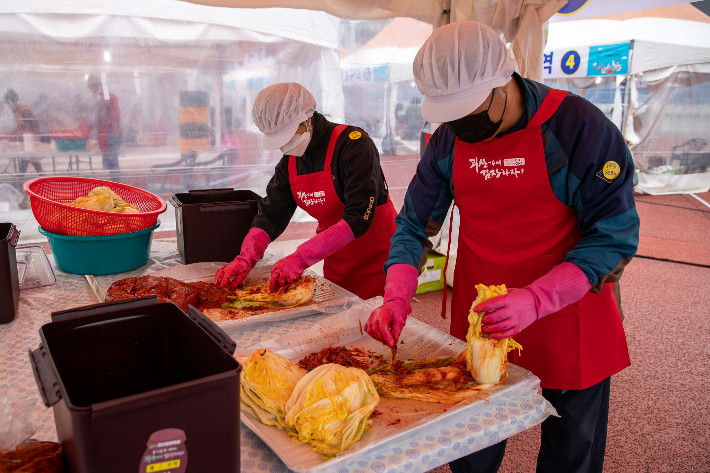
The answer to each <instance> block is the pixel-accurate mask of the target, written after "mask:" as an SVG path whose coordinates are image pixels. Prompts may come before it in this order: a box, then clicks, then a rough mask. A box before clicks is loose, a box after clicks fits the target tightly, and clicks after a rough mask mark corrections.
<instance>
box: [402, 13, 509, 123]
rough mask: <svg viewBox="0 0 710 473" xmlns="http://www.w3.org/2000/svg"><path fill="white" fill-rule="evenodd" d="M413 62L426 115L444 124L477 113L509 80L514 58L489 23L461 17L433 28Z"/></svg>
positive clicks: (423, 111) (424, 115)
mask: <svg viewBox="0 0 710 473" xmlns="http://www.w3.org/2000/svg"><path fill="white" fill-rule="evenodd" d="M412 67H413V69H414V79H415V81H416V83H417V87H418V88H419V91H420V92H421V93H422V95H424V101H423V103H422V117H423V118H424V119H425V120H427V121H429V122H435V123H443V122H449V121H453V120H457V119H459V118H461V117H463V116H466V115H468V114H469V113H471V112H473V111H474V110H475V109H476V108H478V107H479V106H480V105H481V103H483V101H484V100H485V98H486V97H488V95H489V94H490V92H491V90H493V89H494V88H496V87H502V86H504V85H505V84H507V83H508V81H510V77H511V76H512V74H513V71H515V59H513V57H512V56H511V55H510V52H509V51H508V48H506V47H505V44H504V43H503V42H502V41H501V40H500V38H499V37H498V35H497V34H496V32H495V31H493V30H492V29H491V28H489V27H488V26H486V25H483V24H481V23H476V22H475V21H459V22H456V23H452V24H449V25H446V26H442V27H440V28H437V29H436V30H434V32H433V33H432V34H431V36H429V38H428V39H427V40H426V42H425V43H424V45H423V46H422V47H421V49H420V50H419V52H418V53H417V56H416V57H415V58H414V64H413V66H412Z"/></svg>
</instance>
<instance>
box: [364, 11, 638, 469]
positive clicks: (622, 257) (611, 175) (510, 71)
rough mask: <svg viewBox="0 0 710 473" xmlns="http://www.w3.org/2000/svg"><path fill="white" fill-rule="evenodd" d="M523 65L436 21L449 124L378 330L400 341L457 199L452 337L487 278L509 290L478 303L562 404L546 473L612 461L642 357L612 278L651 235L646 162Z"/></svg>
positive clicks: (497, 46) (428, 103)
mask: <svg viewBox="0 0 710 473" xmlns="http://www.w3.org/2000/svg"><path fill="white" fill-rule="evenodd" d="M515 66H516V64H515V60H514V59H513V58H512V57H511V55H510V53H509V51H508V50H507V49H506V46H505V44H503V42H502V41H501V40H500V39H499V37H498V35H497V34H496V33H495V32H494V31H493V30H492V29H490V28H488V27H487V26H485V25H482V24H479V23H475V22H459V23H453V24H450V25H446V26H443V27H441V28H438V29H437V30H435V31H434V33H433V34H432V35H431V36H430V37H429V38H428V39H427V41H426V42H425V43H424V45H423V46H422V48H421V49H420V50H419V52H418V54H417V56H416V58H415V60H414V65H413V69H414V77H415V80H416V83H417V87H418V88H419V90H420V92H421V93H422V94H423V95H424V100H423V103H422V117H423V118H424V119H425V120H428V121H429V122H436V123H441V124H442V125H440V126H439V127H438V129H437V130H436V132H435V133H434V135H433V136H432V138H431V140H430V141H429V143H428V145H427V148H426V150H425V152H424V154H423V156H422V160H421V162H420V163H419V166H418V168H417V173H416V175H415V177H414V179H412V182H411V183H410V185H409V189H408V192H407V195H406V197H405V202H404V206H403V208H402V210H401V211H400V213H399V216H398V217H397V220H396V222H397V231H396V232H395V235H394V237H393V238H392V247H391V249H390V255H389V258H388V260H387V263H386V264H385V271H386V273H387V283H386V288H385V301H384V304H383V305H382V306H381V307H379V308H377V309H376V310H375V311H374V312H373V313H372V314H371V316H370V318H369V320H368V322H367V324H366V326H365V330H366V331H367V332H368V333H369V334H370V335H371V336H372V337H373V338H375V339H377V340H380V341H381V342H383V343H386V344H387V345H389V346H394V345H395V344H396V343H397V341H398V339H399V337H400V334H401V333H402V330H403V328H404V326H405V323H406V320H407V313H408V312H409V310H410V301H411V299H412V296H413V294H414V292H415V290H416V287H417V284H416V282H417V275H418V269H419V268H420V267H421V264H422V263H421V262H422V261H424V260H423V259H422V255H423V254H425V253H426V250H427V249H428V248H427V245H429V246H430V243H429V240H428V237H429V236H433V235H436V234H437V233H438V231H439V230H440V229H441V226H442V225H443V224H444V223H445V222H444V219H445V217H446V214H447V211H448V209H449V207H450V206H451V203H452V202H454V204H455V205H456V206H457V207H458V209H459V214H460V228H459V241H458V247H457V248H458V249H457V253H456V255H457V256H456V268H455V272H454V285H453V296H452V308H451V329H450V330H451V334H452V335H454V336H456V337H458V338H460V339H461V340H465V338H466V334H467V330H468V325H469V322H468V314H469V310H471V305H472V303H473V301H474V300H475V299H476V296H477V291H476V290H475V286H476V285H477V284H485V285H500V284H505V285H506V286H507V287H508V288H511V289H510V290H509V292H508V294H507V295H504V296H500V297H497V298H494V299H490V300H488V301H486V302H483V303H481V304H478V305H477V306H476V307H474V308H473V310H474V311H476V312H487V313H486V314H485V315H484V316H483V320H482V321H483V326H482V332H483V333H484V334H485V335H486V336H490V338H493V339H502V338H508V337H515V340H516V341H517V342H519V343H520V344H521V345H522V347H523V350H522V353H518V352H517V351H511V352H510V353H509V354H508V359H509V361H510V362H512V363H514V364H516V365H519V366H522V367H523V368H526V369H528V370H530V371H532V372H533V373H534V374H535V375H537V376H538V377H539V378H540V380H541V384H542V388H543V389H542V394H543V396H544V397H545V398H546V399H547V400H549V401H550V403H551V404H552V405H553V406H554V407H555V408H556V409H557V412H558V413H559V415H560V417H550V418H548V419H547V420H545V422H543V424H542V442H541V447H540V452H539V455H538V461H537V471H538V472H551V471H564V472H592V471H594V472H601V471H602V467H603V462H604V450H605V446H606V431H607V418H608V412H609V393H610V377H611V376H612V375H613V374H615V373H618V372H619V371H621V370H622V369H624V368H626V367H627V366H629V365H630V360H629V353H628V349H627V345H626V336H625V333H624V329H623V326H622V324H621V316H620V311H619V307H618V305H617V301H616V299H615V297H614V293H613V286H614V283H615V282H617V281H618V280H619V278H620V277H621V273H622V272H623V269H624V266H625V265H626V264H627V263H628V262H629V261H630V260H631V258H632V257H633V256H634V255H635V253H636V249H637V246H638V234H639V217H638V214H637V213H636V208H635V206H634V197H633V188H632V179H633V173H634V170H633V162H632V160H631V156H630V154H629V150H628V149H627V147H626V144H625V142H624V137H623V136H622V135H621V133H620V132H619V130H618V129H617V128H616V127H615V126H614V124H613V123H612V122H611V121H609V120H608V119H607V118H606V117H605V116H604V114H603V113H602V112H601V111H600V110H599V109H598V108H596V107H595V106H594V105H593V104H591V103H590V102H588V101H586V100H585V99H583V98H581V97H579V96H576V95H574V94H570V93H567V92H566V91H562V90H555V89H551V88H549V87H547V86H545V85H542V84H539V83H537V82H534V81H532V80H528V79H523V78H522V77H520V76H519V75H518V74H517V73H515V72H514V71H515ZM449 234H451V232H449ZM445 292H446V291H444V297H446V294H445ZM444 300H445V299H444ZM443 305H444V307H443V310H442V315H445V304H443ZM405 334H406V331H405ZM504 452H505V441H502V442H499V443H497V444H495V445H492V446H490V447H488V448H485V449H483V450H481V451H480V452H477V453H473V454H471V455H468V456H465V457H463V458H460V459H458V460H455V461H453V462H451V463H450V467H451V470H452V471H453V472H454V473H458V472H494V471H497V470H498V467H499V466H500V463H501V461H502V459H503V454H504Z"/></svg>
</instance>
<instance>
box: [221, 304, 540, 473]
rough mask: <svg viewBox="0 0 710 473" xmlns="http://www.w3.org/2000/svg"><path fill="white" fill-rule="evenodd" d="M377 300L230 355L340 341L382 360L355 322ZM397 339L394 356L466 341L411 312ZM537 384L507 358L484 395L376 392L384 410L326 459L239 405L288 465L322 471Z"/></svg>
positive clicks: (304, 350) (418, 355) (442, 351)
mask: <svg viewBox="0 0 710 473" xmlns="http://www.w3.org/2000/svg"><path fill="white" fill-rule="evenodd" d="M381 304H382V298H381V297H375V298H372V299H369V300H367V301H363V302H361V303H357V304H355V305H354V306H353V307H352V308H350V309H349V310H347V311H345V312H343V313H341V314H337V315H334V316H332V317H328V318H327V319H325V320H323V321H321V322H320V323H318V324H316V325H314V326H313V327H312V328H310V329H308V330H304V331H302V332H297V333H293V334H289V335H285V336H282V337H278V338H275V339H273V340H268V341H265V342H261V343H259V344H257V345H255V346H253V347H251V348H249V349H246V350H237V351H236V352H235V354H234V355H235V356H245V355H249V354H251V353H252V352H253V351H254V350H257V349H263V348H268V349H270V350H272V351H273V352H275V353H278V354H280V355H283V356H285V357H286V358H288V359H289V360H291V361H292V362H294V363H295V362H297V361H298V360H300V359H301V358H303V357H304V356H305V355H307V354H308V353H313V352H316V351H318V350H320V349H322V348H324V347H327V346H340V345H342V346H346V347H351V346H357V347H359V348H362V349H364V350H368V351H374V352H377V353H380V354H382V355H385V359H386V360H390V359H391V355H390V350H389V348H387V347H385V346H383V345H382V344H381V343H379V342H377V341H375V340H374V339H372V338H371V337H370V336H369V335H367V334H366V333H364V334H363V333H361V332H360V324H362V326H363V327H364V325H365V322H366V321H367V318H368V317H369V315H370V313H371V312H372V310H374V309H375V308H377V307H379V306H380V305H381ZM400 340H402V341H404V344H400V345H399V348H398V354H397V358H398V359H402V360H404V359H410V358H413V359H422V358H427V357H434V356H458V355H459V353H461V351H462V350H463V349H464V348H465V347H466V344H465V343H463V342H462V341H460V340H458V339H456V338H454V337H452V336H450V335H448V334H446V333H443V332H441V331H439V330H437V329H435V328H433V327H431V326H429V325H427V324H425V323H423V322H420V321H418V320H416V319H414V318H411V317H410V318H409V319H408V320H407V325H406V326H405V328H404V330H403V332H402V336H401V337H400ZM539 387H540V380H539V379H538V378H537V377H536V376H535V375H533V374H532V373H530V372H529V371H527V370H525V369H523V368H520V367H518V366H515V365H512V364H510V365H509V368H508V380H507V381H506V382H505V383H503V384H501V385H499V386H495V387H491V388H490V389H488V390H486V391H485V397H487V399H477V400H472V401H470V402H467V403H464V402H462V403H459V404H455V405H437V404H429V403H423V402H418V401H408V400H401V399H387V398H383V397H380V404H379V405H378V407H377V410H379V411H381V412H383V415H380V416H377V417H375V418H374V419H373V421H374V422H373V426H372V427H371V429H370V431H369V432H366V433H365V434H364V435H363V436H362V438H361V439H360V440H359V441H358V442H357V443H356V444H355V445H354V446H353V447H352V448H351V449H350V450H348V451H347V452H343V453H341V454H340V455H338V456H337V457H335V458H332V459H330V460H328V461H325V462H324V461H322V460H321V459H320V455H319V454H318V453H316V452H314V451H313V449H312V447H311V446H310V445H308V444H297V443H294V442H293V441H292V440H291V437H290V436H289V435H288V434H287V433H286V432H285V431H284V430H281V429H279V428H276V427H273V426H267V425H264V424H262V423H261V422H259V420H258V419H257V418H256V417H255V416H253V415H252V414H250V413H248V412H247V409H242V411H241V419H242V422H244V424H246V426H247V427H249V428H250V429H251V430H252V431H254V433H255V434H256V435H258V436H259V437H260V438H261V440H263V441H264V443H266V444H267V445H268V446H269V447H270V448H271V449H272V450H273V451H274V453H275V454H276V455H278V456H279V458H281V460H282V461H283V462H284V463H285V464H286V466H287V467H288V468H290V469H291V470H293V471H296V472H299V473H305V472H322V473H325V472H333V471H338V470H339V469H340V468H342V467H344V466H345V465H348V464H351V463H353V462H355V461H357V460H358V459H360V458H361V457H363V456H364V455H365V454H367V453H368V452H370V451H371V450H373V449H375V448H378V447H381V446H383V445H386V444H389V443H391V442H402V441H404V440H406V439H407V438H408V437H410V436H415V435H417V434H420V433H421V428H422V426H424V425H426V428H427V429H428V428H431V427H432V426H433V425H437V426H439V427H440V429H439V430H441V429H443V428H446V427H445V426H446V425H449V424H450V425H454V424H456V423H457V422H461V419H465V418H466V419H467V418H470V417H472V416H475V415H478V414H480V413H481V412H482V411H483V409H484V408H485V407H486V406H487V405H488V404H489V403H496V402H501V401H503V400H510V399H513V398H519V397H523V396H532V395H534V394H535V393H537V392H538V390H539ZM242 407H243V406H242ZM397 418H398V419H400V420H401V421H402V422H401V423H400V424H395V425H388V424H391V423H392V422H393V421H395V420H396V419H397Z"/></svg>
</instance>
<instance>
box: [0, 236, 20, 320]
mask: <svg viewBox="0 0 710 473" xmlns="http://www.w3.org/2000/svg"><path fill="white" fill-rule="evenodd" d="M19 238H20V231H19V230H18V229H17V227H15V225H14V224H12V223H0V324H6V323H9V322H12V321H13V320H15V316H16V315H17V307H18V305H19V304H20V282H19V281H18V279H17V255H16V254H15V247H16V246H17V240H18V239H19Z"/></svg>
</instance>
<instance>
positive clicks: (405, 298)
mask: <svg viewBox="0 0 710 473" xmlns="http://www.w3.org/2000/svg"><path fill="white" fill-rule="evenodd" d="M418 276H419V272H418V271H417V268H415V267H414V266H410V265H408V264H393V265H392V266H390V267H389V268H388V269H387V282H386V283H385V303H384V304H383V305H382V306H381V307H378V308H377V309H375V310H374V311H373V312H372V314H370V318H368V319H367V323H366V324H365V331H366V332H367V333H369V334H370V336H371V337H372V338H374V339H375V340H377V341H379V342H381V343H384V344H385V345H387V346H389V347H394V346H395V345H397V342H398V341H399V335H400V334H401V333H402V329H404V325H405V324H406V323H407V315H409V314H410V313H411V312H412V307H411V305H410V303H411V302H412V297H414V293H415V292H417V277H418Z"/></svg>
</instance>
